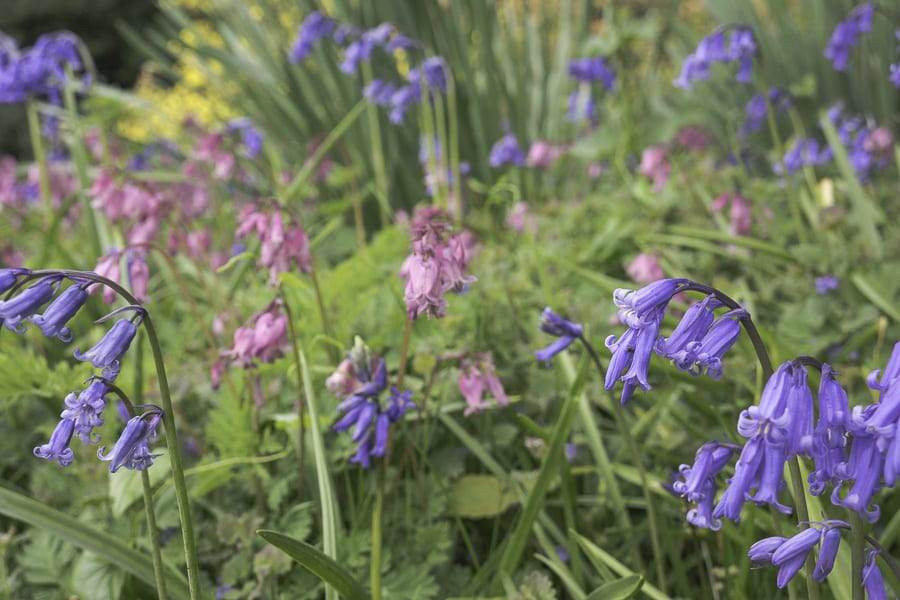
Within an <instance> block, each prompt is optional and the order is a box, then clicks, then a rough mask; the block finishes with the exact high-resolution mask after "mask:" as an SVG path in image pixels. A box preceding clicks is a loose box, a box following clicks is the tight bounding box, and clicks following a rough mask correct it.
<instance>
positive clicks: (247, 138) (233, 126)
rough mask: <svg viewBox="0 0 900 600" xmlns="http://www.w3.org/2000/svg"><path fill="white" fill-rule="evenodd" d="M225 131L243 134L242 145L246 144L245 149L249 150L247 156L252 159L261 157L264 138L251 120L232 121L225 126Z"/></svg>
mask: <svg viewBox="0 0 900 600" xmlns="http://www.w3.org/2000/svg"><path fill="white" fill-rule="evenodd" d="M225 131H226V132H228V133H231V132H233V131H239V132H240V133H241V143H242V144H244V148H246V150H247V156H249V157H250V158H256V157H257V156H259V152H260V150H262V143H263V137H262V134H261V133H260V132H259V130H258V129H257V128H256V127H254V126H253V121H251V120H250V119H249V118H247V117H243V118H240V119H232V120H231V121H229V122H228V124H227V125H226V126H225Z"/></svg>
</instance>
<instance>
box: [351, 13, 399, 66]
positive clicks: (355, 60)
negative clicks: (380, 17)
mask: <svg viewBox="0 0 900 600" xmlns="http://www.w3.org/2000/svg"><path fill="white" fill-rule="evenodd" d="M393 31H394V26H393V25H391V24H390V23H382V24H381V25H378V26H377V27H374V28H373V29H369V30H368V31H364V32H363V33H362V35H360V36H359V37H358V38H356V39H355V40H354V41H353V42H351V43H350V45H349V46H347V48H346V49H345V50H344V60H343V61H342V62H341V64H340V66H339V67H338V68H339V69H340V70H341V71H342V72H344V73H346V74H348V75H353V74H354V73H356V70H357V69H358V68H359V63H361V62H363V61H368V60H369V59H370V58H371V57H372V51H373V50H374V49H375V48H376V47H378V46H384V45H385V44H386V43H387V41H388V37H389V36H390V34H391V33H392V32H393Z"/></svg>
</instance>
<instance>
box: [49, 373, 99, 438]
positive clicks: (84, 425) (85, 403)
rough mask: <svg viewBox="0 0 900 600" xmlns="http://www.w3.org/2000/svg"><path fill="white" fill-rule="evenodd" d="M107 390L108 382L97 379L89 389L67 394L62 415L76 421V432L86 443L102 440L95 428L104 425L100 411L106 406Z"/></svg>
mask: <svg viewBox="0 0 900 600" xmlns="http://www.w3.org/2000/svg"><path fill="white" fill-rule="evenodd" d="M106 392H107V387H106V384H105V383H104V382H103V381H102V380H99V379H97V380H94V381H93V382H91V384H90V385H89V386H88V387H87V389H84V390H81V392H78V393H77V394H76V393H75V392H72V393H71V394H69V395H68V396H66V399H65V403H66V408H65V409H64V410H63V411H62V413H61V414H60V416H61V417H62V418H64V419H72V420H73V421H74V422H75V433H77V434H78V437H79V438H81V441H82V442H84V443H85V444H87V443H90V442H93V443H96V442H99V441H100V434H99V433H96V432H94V428H95V427H100V426H101V425H103V419H102V418H101V417H100V413H102V412H103V410H104V409H105V408H106Z"/></svg>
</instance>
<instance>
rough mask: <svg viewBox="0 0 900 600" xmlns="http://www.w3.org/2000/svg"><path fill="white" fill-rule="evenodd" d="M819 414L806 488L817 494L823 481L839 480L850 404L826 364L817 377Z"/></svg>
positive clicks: (845, 457) (845, 393) (844, 450)
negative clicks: (812, 463)
mask: <svg viewBox="0 0 900 600" xmlns="http://www.w3.org/2000/svg"><path fill="white" fill-rule="evenodd" d="M818 402H819V418H818V421H817V422H816V429H815V432H814V433H813V443H812V451H811V454H812V457H813V460H814V461H815V470H813V472H812V473H810V474H809V477H808V478H807V480H808V481H809V491H810V493H811V494H813V495H818V494H821V493H822V491H823V490H824V489H825V485H826V484H831V485H836V484H838V483H840V481H841V476H840V471H839V467H840V465H842V464H843V463H845V462H846V461H847V450H846V446H847V430H848V427H849V425H850V408H849V400H848V398H847V392H846V391H845V390H844V388H843V387H841V385H840V384H839V383H838V382H837V379H836V378H835V373H834V370H833V369H832V368H831V366H830V365H827V364H823V365H822V376H821V378H820V380H819V393H818Z"/></svg>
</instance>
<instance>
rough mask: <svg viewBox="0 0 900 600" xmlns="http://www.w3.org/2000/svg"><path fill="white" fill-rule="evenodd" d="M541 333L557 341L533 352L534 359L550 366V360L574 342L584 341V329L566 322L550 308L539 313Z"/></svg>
mask: <svg viewBox="0 0 900 600" xmlns="http://www.w3.org/2000/svg"><path fill="white" fill-rule="evenodd" d="M540 328H541V331H543V332H544V333H549V334H550V335H553V336H556V337H558V338H559V339H558V340H556V341H555V342H553V343H552V344H550V345H549V346H547V347H546V348H542V349H541V350H535V352H534V355H535V357H536V358H537V359H538V360H539V361H541V362H542V363H544V364H545V365H549V364H550V359H551V358H553V357H554V356H556V355H557V354H559V353H560V352H562V351H563V350H565V349H566V348H568V347H569V346H571V345H572V344H573V343H574V342H575V340H577V339H580V340H583V339H584V328H583V327H582V326H581V325H579V324H577V323H573V322H572V321H568V320H566V319H564V318H562V317H561V316H559V315H558V314H556V313H555V312H553V311H552V310H551V309H550V307H549V306H548V307H546V308H544V311H543V312H542V313H541V324H540Z"/></svg>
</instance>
